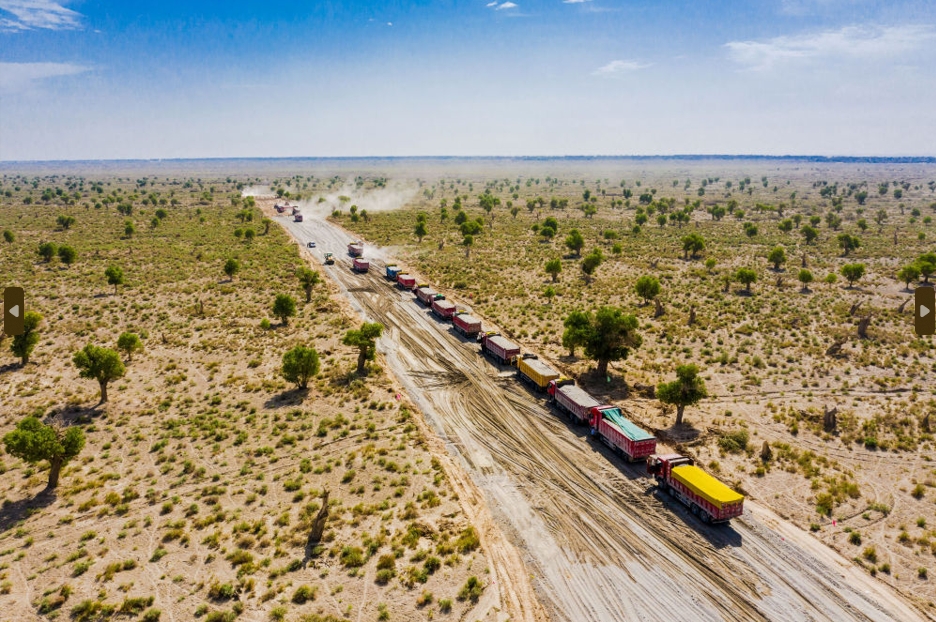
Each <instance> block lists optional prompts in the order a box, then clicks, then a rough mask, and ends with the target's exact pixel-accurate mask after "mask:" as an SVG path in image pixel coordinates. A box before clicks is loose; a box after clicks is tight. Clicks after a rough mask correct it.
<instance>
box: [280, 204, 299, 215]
mask: <svg viewBox="0 0 936 622" xmlns="http://www.w3.org/2000/svg"><path fill="white" fill-rule="evenodd" d="M283 209H289V203H287V204H286V205H285V206H284V208H283ZM298 213H299V208H298V207H296V206H295V205H293V206H292V215H293V216H295V215H296V214H298Z"/></svg>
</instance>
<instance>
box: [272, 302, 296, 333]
mask: <svg viewBox="0 0 936 622" xmlns="http://www.w3.org/2000/svg"><path fill="white" fill-rule="evenodd" d="M294 315H296V299H295V298H293V297H292V296H290V295H289V294H277V295H276V300H275V301H274V302H273V316H274V317H278V318H279V319H280V321H281V322H282V323H283V326H286V325H287V324H289V318H291V317H292V316H294Z"/></svg>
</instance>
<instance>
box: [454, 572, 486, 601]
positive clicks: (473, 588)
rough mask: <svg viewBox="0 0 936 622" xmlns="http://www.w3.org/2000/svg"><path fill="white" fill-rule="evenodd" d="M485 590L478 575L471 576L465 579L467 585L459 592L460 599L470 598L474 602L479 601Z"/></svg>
mask: <svg viewBox="0 0 936 622" xmlns="http://www.w3.org/2000/svg"><path fill="white" fill-rule="evenodd" d="M482 592H484V585H482V584H481V580H480V579H478V577H475V576H471V577H468V580H467V581H465V585H463V586H462V589H461V590H459V592H458V600H470V601H471V602H473V603H476V602H478V599H479V598H480V597H481V593H482Z"/></svg>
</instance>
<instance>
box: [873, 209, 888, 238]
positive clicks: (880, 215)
mask: <svg viewBox="0 0 936 622" xmlns="http://www.w3.org/2000/svg"><path fill="white" fill-rule="evenodd" d="M874 222H875V223H877V226H878V233H880V232H881V229H883V228H884V223H886V222H887V212H886V211H884V210H882V209H881V210H878V211H877V212H876V213H875V214H874Z"/></svg>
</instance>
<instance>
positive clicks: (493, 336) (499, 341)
mask: <svg viewBox="0 0 936 622" xmlns="http://www.w3.org/2000/svg"><path fill="white" fill-rule="evenodd" d="M480 337H481V353H482V354H484V355H485V356H489V357H491V358H492V359H494V360H495V361H497V362H498V363H500V364H501V365H506V364H507V363H510V361H512V360H513V359H514V358H515V357H517V356H520V346H518V345H517V344H515V343H514V342H512V341H510V340H508V339H505V338H504V337H501V335H500V333H495V332H486V333H481V336H480Z"/></svg>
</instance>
